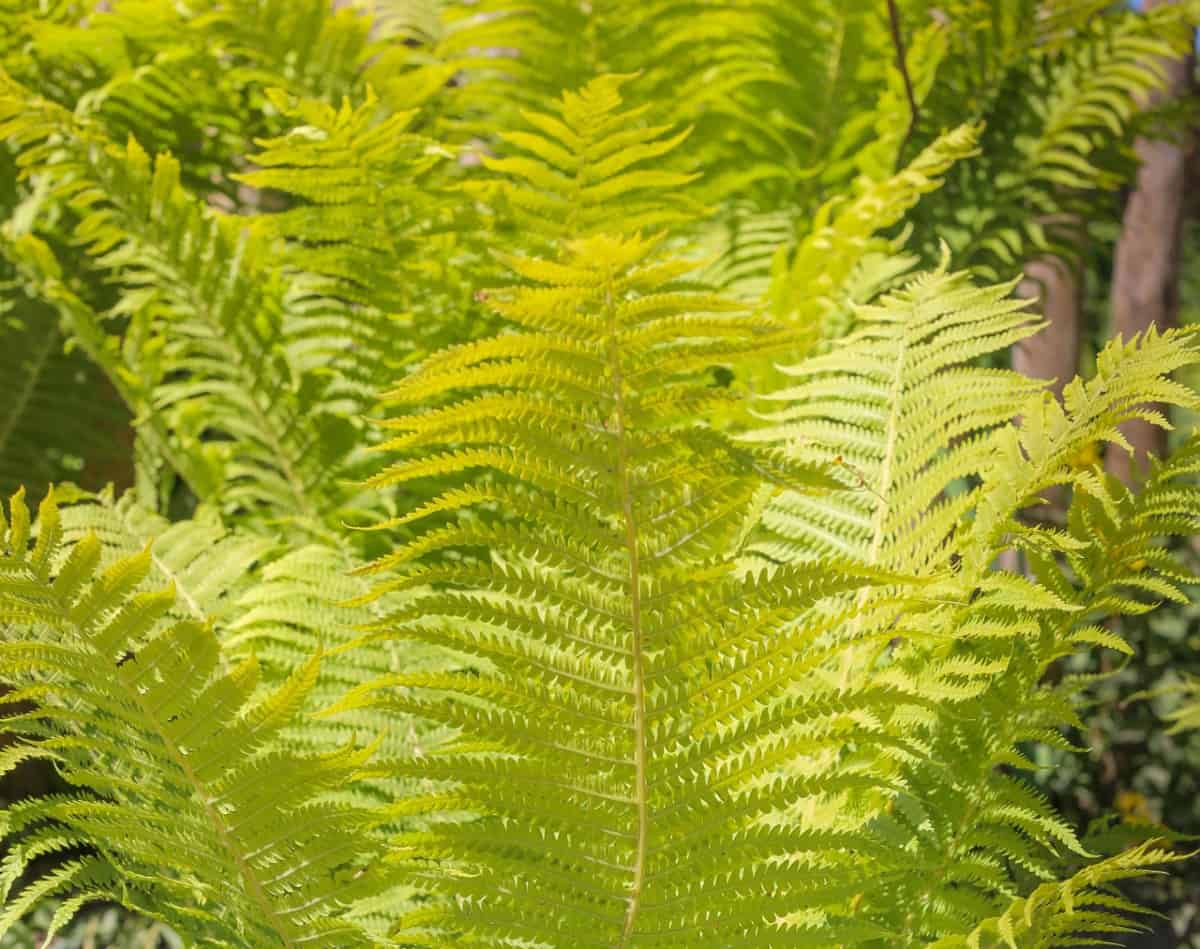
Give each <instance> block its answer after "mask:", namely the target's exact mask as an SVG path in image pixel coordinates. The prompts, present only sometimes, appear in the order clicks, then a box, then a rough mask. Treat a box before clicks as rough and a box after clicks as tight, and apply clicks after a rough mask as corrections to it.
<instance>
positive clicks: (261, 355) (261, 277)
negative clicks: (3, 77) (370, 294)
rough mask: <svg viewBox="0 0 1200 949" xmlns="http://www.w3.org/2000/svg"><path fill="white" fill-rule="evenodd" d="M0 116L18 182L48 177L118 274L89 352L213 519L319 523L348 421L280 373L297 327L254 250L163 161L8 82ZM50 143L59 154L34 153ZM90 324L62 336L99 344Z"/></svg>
mask: <svg viewBox="0 0 1200 949" xmlns="http://www.w3.org/2000/svg"><path fill="white" fill-rule="evenodd" d="M0 112H2V120H0V135H5V136H7V137H12V138H14V139H16V140H18V141H20V142H22V143H24V146H25V151H24V152H23V154H22V163H23V166H24V168H25V171H26V173H36V174H40V175H45V176H48V178H49V180H50V181H51V182H52V188H53V190H54V192H55V193H56V194H58V195H59V196H61V197H62V198H64V199H66V200H68V201H70V202H72V204H73V206H74V207H75V208H76V209H78V211H79V212H80V215H81V218H80V221H79V224H78V226H77V228H76V237H77V238H78V239H79V240H80V241H81V242H83V244H84V246H85V247H86V249H87V252H88V253H89V255H91V256H92V257H93V258H94V260H95V261H96V263H97V265H98V266H99V267H101V268H103V269H105V270H109V271H111V272H114V273H117V274H119V275H120V279H121V281H122V283H123V285H124V287H125V289H126V292H125V295H124V297H123V299H122V300H121V303H120V304H119V305H118V307H117V308H116V311H115V313H113V314H111V315H110V316H115V317H118V318H125V317H127V318H128V321H129V322H128V326H127V327H126V328H124V332H123V333H121V334H120V335H119V336H118V337H117V339H118V340H119V342H115V341H114V342H110V343H107V344H100V345H97V346H95V347H93V349H92V354H93V355H94V356H98V357H100V359H101V365H102V366H103V367H104V369H105V370H106V371H107V372H108V374H109V375H110V377H113V378H114V381H115V382H117V383H118V384H119V385H121V386H122V388H123V391H124V393H125V395H126V397H127V399H129V400H130V403H131V407H132V408H134V409H135V411H136V412H137V413H138V414H139V415H144V416H154V417H155V418H157V419H158V420H159V424H160V426H161V427H163V428H164V429H165V431H166V433H167V438H168V440H169V441H170V442H172V443H173V444H174V447H175V449H176V451H178V452H180V453H182V454H185V455H188V456H190V458H191V459H192V461H193V463H192V464H191V466H190V470H189V471H188V472H187V474H189V475H190V476H191V478H192V479H193V480H192V483H191V487H192V489H193V490H194V491H195V493H196V495H197V496H198V497H199V498H201V499H202V500H204V501H208V502H211V503H213V504H214V505H215V506H218V507H220V508H222V509H223V510H225V511H227V512H231V513H234V512H240V513H241V514H242V515H244V516H249V517H252V518H253V517H262V516H264V512H265V511H267V510H270V512H271V514H270V516H271V517H273V518H275V519H277V520H287V521H290V522H291V523H293V524H294V525H296V526H299V527H300V528H301V529H302V530H303V529H307V530H314V529H315V530H318V531H320V530H322V529H323V523H324V521H325V519H326V518H327V517H328V516H329V514H331V513H332V511H333V510H335V509H336V506H337V504H338V501H339V499H340V496H343V492H344V489H343V488H342V487H341V486H340V485H338V483H337V480H336V471H337V465H338V463H339V462H340V461H342V460H343V459H344V458H345V457H346V455H347V453H348V452H349V451H350V450H351V449H352V447H353V441H354V426H353V423H351V422H349V421H347V420H346V419H345V418H344V417H343V415H342V413H343V412H344V411H345V409H346V407H345V406H344V405H339V404H336V403H335V404H332V405H321V403H320V395H321V393H322V391H323V390H324V389H325V388H326V387H327V386H328V385H329V381H328V379H327V378H326V377H323V376H322V375H321V374H319V373H317V372H315V371H309V372H307V373H301V372H300V371H299V370H297V369H296V368H295V367H294V365H293V363H294V362H295V361H296V357H295V356H294V354H293V353H292V352H291V348H292V346H293V345H299V343H298V342H297V340H296V337H297V336H298V335H300V334H298V333H289V330H290V329H291V321H290V320H289V319H288V315H287V314H286V313H285V309H284V302H285V299H286V289H285V285H284V283H283V280H282V278H281V277H280V276H279V273H278V271H277V270H276V269H274V268H272V267H270V266H269V265H268V263H267V259H268V255H269V253H270V250H269V248H268V247H267V246H266V245H265V244H264V243H263V242H262V241H257V240H255V239H253V238H248V237H246V236H245V235H244V234H243V233H240V228H238V227H237V226H236V222H235V220H233V219H229V218H221V217H217V216H215V215H212V214H210V213H208V212H207V211H206V210H205V209H204V208H203V207H202V206H201V205H200V204H199V203H198V202H197V201H196V200H195V199H193V198H191V197H190V196H189V195H188V194H187V193H186V192H185V191H184V190H183V189H182V187H181V186H180V183H179V166H178V164H177V162H175V161H174V160H173V159H171V158H169V157H167V156H159V158H158V159H157V160H156V161H154V162H153V163H151V161H150V159H149V157H148V156H147V155H146V153H145V152H144V151H142V149H141V148H140V147H139V146H138V145H137V143H136V142H133V141H131V142H129V144H128V145H127V146H126V147H125V148H124V149H119V150H115V149H113V148H111V147H110V146H109V145H108V144H107V142H106V140H105V139H104V137H103V136H102V135H101V134H100V133H98V132H97V131H96V130H95V129H94V128H92V127H91V126H90V125H89V124H87V123H86V122H84V121H81V120H76V119H74V118H73V117H71V116H70V115H69V114H68V113H66V112H65V110H62V109H61V108H59V107H57V106H55V105H53V104H51V103H47V102H44V101H43V100H33V101H29V100H27V99H25V98H22V97H21V90H20V87H18V86H16V85H15V84H12V85H9V86H8V87H7V88H6V95H5V97H4V98H3V99H2V100H0ZM58 136H61V137H62V138H63V140H64V143H65V148H58V147H52V146H50V145H48V143H47V140H48V139H52V138H54V137H58ZM34 259H35V261H40V260H41V258H39V257H36V255H35V258H34ZM45 276H47V277H49V278H53V276H54V275H53V274H48V275H45ZM79 315H80V316H81V318H86V314H84V313H82V312H81V313H80V314H79ZM91 323H92V326H90V327H88V328H86V329H84V328H77V329H76V332H78V333H80V335H84V336H91V337H93V338H95V339H97V340H98V341H102V340H104V339H105V337H111V336H112V335H113V334H111V333H110V332H108V331H107V328H106V327H104V326H101V325H97V321H96V319H95V317H92V319H91ZM117 325H118V326H120V324H119V323H118V324H117ZM318 405H320V409H318V410H316V411H314V409H316V407H317V406H318Z"/></svg>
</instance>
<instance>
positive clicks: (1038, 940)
mask: <svg viewBox="0 0 1200 949" xmlns="http://www.w3.org/2000/svg"><path fill="white" fill-rule="evenodd" d="M1183 859H1185V857H1184V855H1182V854H1179V853H1177V852H1174V851H1171V850H1169V849H1166V848H1165V847H1163V846H1161V845H1159V844H1156V843H1154V842H1150V843H1146V844H1142V845H1140V846H1138V847H1134V848H1132V849H1130V850H1128V851H1126V852H1125V853H1121V854H1118V855H1117V856H1115V857H1109V858H1108V859H1107V860H1103V861H1101V862H1099V863H1094V864H1092V865H1090V866H1087V867H1084V868H1083V869H1082V870H1080V871H1079V872H1078V873H1076V874H1075V875H1074V876H1073V877H1071V878H1070V879H1068V880H1064V881H1062V882H1053V883H1044V884H1042V885H1041V886H1039V887H1038V888H1037V889H1036V890H1034V891H1033V892H1032V893H1030V894H1029V895H1028V896H1025V897H1017V898H1015V899H1014V900H1013V901H1012V904H1011V905H1010V906H1009V908H1008V909H1007V910H1005V912H1004V913H1003V914H1000V915H997V916H996V917H994V918H992V919H988V920H986V921H984V922H983V923H981V924H980V925H979V926H978V927H977V928H976V929H975V930H974V931H973V932H971V933H970V935H966V936H953V937H946V938H944V939H939V940H938V941H937V942H934V943H933V944H932V945H931V946H930V949H1056V947H1061V946H1079V945H1084V944H1089V945H1090V944H1094V943H1095V942H1096V940H1097V939H1104V938H1112V937H1118V936H1121V935H1124V934H1128V933H1137V932H1140V931H1144V929H1145V927H1144V925H1143V924H1142V922H1141V921H1140V920H1139V919H1138V916H1139V915H1141V914H1144V913H1145V910H1143V909H1142V908H1141V907H1139V906H1137V905H1136V904H1134V903H1132V902H1131V901H1130V900H1129V898H1128V897H1126V896H1125V895H1124V893H1122V891H1121V889H1120V886H1119V885H1120V884H1121V883H1124V882H1125V881H1126V880H1129V879H1130V878H1132V877H1137V876H1145V875H1147V874H1149V873H1162V872H1164V871H1165V869H1166V868H1168V867H1170V866H1171V864H1174V863H1178V862H1179V861H1180V860H1183ZM1113 944H1114V945H1115V943H1113Z"/></svg>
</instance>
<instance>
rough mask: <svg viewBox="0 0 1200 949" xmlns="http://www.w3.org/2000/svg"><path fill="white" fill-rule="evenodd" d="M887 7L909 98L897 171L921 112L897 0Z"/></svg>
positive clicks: (899, 65) (899, 68) (901, 74)
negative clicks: (905, 45)
mask: <svg viewBox="0 0 1200 949" xmlns="http://www.w3.org/2000/svg"><path fill="white" fill-rule="evenodd" d="M887 5H888V24H889V25H890V26H891V30H892V46H893V47H895V50H896V68H897V69H898V70H900V77H901V78H902V79H903V80H904V94H905V95H906V96H907V97H908V129H907V130H906V131H905V133H904V139H903V140H902V141H901V142H900V148H899V149H897V151H896V169H897V170H899V169H900V168H901V167H903V165H904V153H905V152H906V151H908V144H909V142H911V141H912V137H913V135H914V134H915V133H916V131H917V122H918V120H919V119H920V117H921V110H920V107H919V106H918V105H917V96H916V93H915V92H914V91H913V84H912V77H911V76H910V75H909V74H908V53H907V52H906V50H905V48H904V34H903V33H902V32H901V29H900V11H899V9H897V7H896V0H887Z"/></svg>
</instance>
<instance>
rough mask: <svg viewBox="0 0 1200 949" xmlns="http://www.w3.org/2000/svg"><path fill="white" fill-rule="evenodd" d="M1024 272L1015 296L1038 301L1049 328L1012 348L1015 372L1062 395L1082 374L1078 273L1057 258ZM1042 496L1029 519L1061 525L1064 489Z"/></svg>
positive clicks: (1044, 259)
mask: <svg viewBox="0 0 1200 949" xmlns="http://www.w3.org/2000/svg"><path fill="white" fill-rule="evenodd" d="M1024 270H1025V279H1024V280H1022V281H1021V282H1020V284H1018V286H1017V295H1018V296H1022V297H1025V298H1026V299H1033V298H1037V299H1038V301H1039V305H1038V309H1039V310H1040V311H1041V314H1042V316H1043V317H1044V318H1045V320H1046V322H1047V324H1048V325H1047V326H1046V327H1045V329H1043V330H1042V331H1041V332H1039V333H1038V334H1037V335H1036V336H1031V337H1029V338H1028V339H1023V340H1021V342H1019V343H1017V344H1016V346H1014V347H1013V354H1012V365H1013V369H1015V370H1016V371H1017V372H1019V373H1021V374H1022V375H1025V376H1029V377H1030V378H1031V379H1046V380H1048V381H1050V383H1051V385H1050V388H1051V391H1052V392H1054V394H1055V395H1056V396H1061V395H1062V390H1063V387H1064V386H1065V385H1066V384H1067V383H1068V382H1070V381H1071V380H1072V379H1074V378H1075V376H1076V374H1077V373H1078V372H1079V350H1080V344H1081V340H1082V334H1083V319H1082V315H1081V313H1082V284H1081V282H1080V279H1079V272H1078V271H1077V270H1074V269H1072V268H1071V267H1070V266H1069V265H1068V264H1067V263H1065V262H1064V261H1062V260H1059V259H1058V258H1057V257H1039V258H1038V259H1036V260H1031V261H1029V262H1028V263H1026V264H1025V268H1024ZM1044 497H1045V499H1046V505H1045V506H1044V507H1042V508H1034V509H1032V510H1030V511H1028V512H1027V513H1028V515H1029V516H1030V517H1034V518H1041V517H1044V518H1046V519H1047V520H1061V519H1062V518H1063V517H1064V516H1065V514H1066V510H1065V509H1066V505H1067V493H1066V491H1065V490H1064V489H1063V488H1061V487H1055V488H1050V489H1049V490H1047V491H1046V492H1045V494H1044Z"/></svg>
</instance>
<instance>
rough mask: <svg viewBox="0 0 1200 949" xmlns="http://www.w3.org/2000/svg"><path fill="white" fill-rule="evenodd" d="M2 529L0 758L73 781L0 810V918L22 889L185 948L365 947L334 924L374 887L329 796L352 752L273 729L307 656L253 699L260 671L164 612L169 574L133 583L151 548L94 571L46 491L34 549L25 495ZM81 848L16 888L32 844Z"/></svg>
mask: <svg viewBox="0 0 1200 949" xmlns="http://www.w3.org/2000/svg"><path fill="white" fill-rule="evenodd" d="M0 532H2V534H3V538H4V542H3V548H2V553H3V556H2V558H0V616H3V617H4V619H5V624H6V626H7V627H8V628H9V630H10V636H9V638H8V639H6V640H5V642H4V643H2V644H0V670H2V672H3V676H4V679H5V681H6V682H8V683H11V684H12V685H13V686H14V691H13V692H12V693H11V694H10V696H9V697H7V698H6V704H7V706H8V713H7V714H6V716H5V719H4V726H5V729H6V730H7V731H8V732H10V733H12V734H15V735H17V736H19V737H20V739H21V741H20V742H19V743H18V744H17V745H15V746H13V748H12V749H11V750H10V751H9V752H8V753H6V755H5V756H4V762H3V764H4V767H5V769H6V770H7V769H8V768H11V767H12V766H13V765H14V764H15V763H16V762H17V761H19V760H21V759H23V758H28V757H37V758H42V759H46V760H49V761H52V762H54V763H55V766H56V767H57V768H58V770H59V772H60V773H61V774H62V775H63V777H64V778H65V779H66V781H67V782H68V784H69V785H70V786H71V790H70V791H69V792H67V793H65V794H61V795H55V796H49V797H43V798H32V799H28V800H25V801H20V802H18V803H15V804H12V805H10V806H9V807H7V808H6V809H5V811H4V812H3V822H2V824H3V833H4V837H5V840H6V842H7V843H8V845H9V854H8V857H7V858H6V860H5V863H4V867H3V873H2V875H0V885H2V891H3V898H4V903H5V912H4V915H3V916H2V917H0V930H3V929H6V928H8V926H9V925H11V923H12V922H13V921H14V920H15V919H17V918H19V917H20V916H21V915H22V914H23V913H24V912H25V911H26V910H27V909H28V908H29V907H30V906H31V905H33V903H34V902H35V901H40V900H41V899H44V898H46V897H48V896H51V895H54V894H58V893H72V892H75V893H77V894H78V895H76V896H75V897H74V898H73V899H72V901H71V902H70V904H69V905H71V906H72V907H74V908H78V906H79V905H80V904H81V902H82V901H83V900H95V899H107V900H114V901H117V902H121V903H124V904H125V905H127V906H130V907H132V908H136V909H141V910H144V911H147V912H150V913H152V914H153V915H155V916H158V917H159V918H163V919H166V920H167V921H169V922H170V923H171V924H172V925H173V926H174V927H176V928H177V929H178V930H179V931H181V932H188V933H191V934H193V935H194V938H195V939H196V941H212V942H214V943H216V944H224V945H242V946H245V945H249V946H275V945H284V946H288V945H299V944H301V943H303V944H310V943H312V944H317V945H329V946H334V945H336V946H348V945H371V944H372V940H371V939H370V938H369V937H368V936H367V934H366V933H365V932H364V931H363V930H361V929H360V928H359V927H358V926H356V925H355V924H353V923H351V922H349V921H347V920H346V919H344V918H343V917H344V915H345V914H344V910H345V906H346V902H347V900H350V899H353V896H354V894H356V893H358V892H366V893H369V892H371V891H372V888H373V887H375V886H376V884H373V883H372V882H370V879H369V875H366V876H364V871H365V870H366V869H367V868H368V867H369V865H370V861H371V857H370V852H371V845H370V838H369V835H368V834H367V832H366V825H367V821H366V818H365V814H363V813H361V812H355V811H354V810H352V809H350V808H347V807H345V806H342V805H338V804H335V803H331V802H328V801H327V800H325V797H326V796H327V795H328V793H329V792H330V791H331V790H333V789H335V788H337V787H338V786H339V785H341V784H342V783H343V782H345V781H346V780H347V779H349V778H350V777H351V776H352V775H353V774H354V773H355V772H356V771H357V770H359V769H360V768H361V767H362V765H363V762H364V760H365V753H364V752H362V751H359V750H356V749H355V748H353V747H352V746H347V747H344V748H343V749H340V750H339V751H336V752H332V753H329V754H325V755H322V756H313V755H305V754H298V753H296V752H295V751H293V750H291V749H289V748H288V747H287V745H286V744H280V743H279V741H278V740H277V739H278V736H279V735H280V733H281V732H282V730H283V729H285V728H286V727H287V726H289V725H291V724H292V723H294V722H295V721H296V718H297V715H298V714H299V712H300V710H301V708H302V707H303V705H304V703H305V698H306V695H307V694H308V692H309V690H310V689H311V687H312V684H313V682H314V681H315V679H316V677H317V675H318V669H319V662H318V660H317V659H316V658H314V659H312V660H311V661H310V662H308V663H307V664H305V665H304V666H303V667H302V668H301V669H299V670H297V672H296V674H295V675H294V676H292V677H291V678H290V679H289V680H288V682H286V683H285V684H284V685H283V686H282V687H280V688H279V689H278V690H276V691H274V692H273V693H271V694H270V695H268V696H266V697H263V698H261V699H254V700H252V696H253V694H254V692H255V690H256V686H257V682H258V672H257V666H256V664H255V663H253V662H252V661H250V662H243V663H240V664H238V665H236V666H233V667H229V666H227V664H226V661H225V658H224V656H223V655H222V653H221V649H220V646H219V644H218V643H217V641H216V639H215V637H214V635H213V633H212V630H211V628H210V627H209V626H208V625H207V624H205V623H203V622H198V621H196V620H194V619H188V620H181V621H176V620H172V619H170V618H169V615H170V614H171V613H172V612H173V611H177V610H178V609H179V606H178V605H177V598H176V593H175V590H174V589H173V588H172V587H169V586H168V587H166V588H159V589H146V587H145V583H144V581H145V580H146V578H147V575H148V574H149V573H150V571H151V569H152V565H153V555H152V553H151V551H150V550H146V551H144V552H143V553H141V554H138V555H136V556H134V557H129V558H122V559H118V560H116V561H115V562H114V563H112V564H111V565H110V566H109V567H107V568H102V567H101V566H100V559H101V551H102V544H101V541H100V539H99V538H98V537H97V536H96V535H94V534H92V535H88V536H86V537H85V538H84V539H83V540H81V541H79V542H78V543H77V544H75V545H74V546H73V547H72V548H71V549H70V551H69V552H67V551H63V550H60V545H61V544H62V539H61V534H62V528H61V524H60V521H59V518H58V514H57V509H56V507H55V503H54V500H53V497H52V496H48V498H47V500H46V501H44V502H43V504H42V507H41V509H40V514H39V521H38V533H37V540H36V543H35V544H33V545H32V547H30V546H29V545H28V536H29V512H28V510H27V509H26V508H25V505H24V501H23V499H22V496H21V495H20V494H18V495H16V496H15V497H14V499H13V502H12V504H11V506H10V512H9V518H8V519H7V520H5V521H4V522H3V523H0ZM56 563H59V564H61V565H60V566H57V567H56V566H55V564H56ZM47 633H50V635H47ZM14 702H25V703H28V706H29V707H28V708H26V709H25V710H22V709H21V708H20V706H17V705H14V704H13V703H14ZM85 736H86V737H85ZM81 846H82V847H84V848H87V849H86V850H85V854H84V855H83V856H77V857H70V858H68V860H67V861H66V862H65V863H63V864H62V865H61V866H60V867H59V868H58V869H55V870H52V871H50V872H49V873H48V874H45V875H42V876H40V877H35V878H34V879H32V880H31V881H26V882H23V883H20V882H19V881H21V880H22V877H23V875H24V872H25V870H26V869H27V868H28V867H29V865H30V863H31V861H33V860H35V859H37V858H38V857H39V856H41V855H45V854H50V855H55V854H69V853H70V852H71V851H76V850H77V848H79V847H81ZM182 854H187V860H186V867H185V868H183V869H182V870H181V867H180V863H181V855H182Z"/></svg>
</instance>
